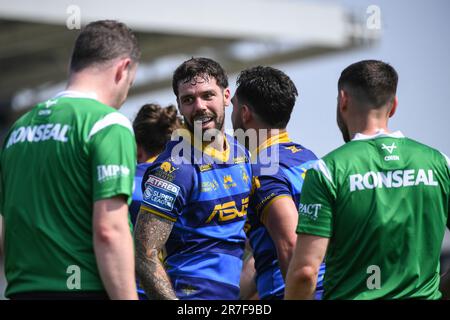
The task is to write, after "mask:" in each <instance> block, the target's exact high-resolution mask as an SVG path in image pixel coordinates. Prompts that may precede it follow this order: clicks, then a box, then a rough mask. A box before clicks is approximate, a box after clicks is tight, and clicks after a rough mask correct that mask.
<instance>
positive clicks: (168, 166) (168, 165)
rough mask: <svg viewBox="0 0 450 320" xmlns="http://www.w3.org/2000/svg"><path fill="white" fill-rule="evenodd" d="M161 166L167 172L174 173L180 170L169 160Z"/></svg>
mask: <svg viewBox="0 0 450 320" xmlns="http://www.w3.org/2000/svg"><path fill="white" fill-rule="evenodd" d="M160 168H161V169H162V170H163V171H164V172H166V173H172V172H174V171H175V170H178V168H175V167H174V166H172V164H171V163H170V162H167V161H165V162H163V163H162V164H161V166H160Z"/></svg>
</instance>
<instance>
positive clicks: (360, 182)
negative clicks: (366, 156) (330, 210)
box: [349, 169, 438, 192]
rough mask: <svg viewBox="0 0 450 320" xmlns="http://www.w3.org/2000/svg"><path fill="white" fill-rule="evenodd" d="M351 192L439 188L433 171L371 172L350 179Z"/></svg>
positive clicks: (354, 175) (355, 175) (353, 175)
mask: <svg viewBox="0 0 450 320" xmlns="http://www.w3.org/2000/svg"><path fill="white" fill-rule="evenodd" d="M349 182H350V192H353V191H356V190H366V189H374V188H402V187H412V186H418V185H421V184H422V185H425V186H437V185H438V183H437V181H436V180H434V176H433V170H425V169H418V170H414V169H411V170H395V171H387V172H373V171H369V172H366V173H364V174H359V173H357V174H352V175H350V177H349Z"/></svg>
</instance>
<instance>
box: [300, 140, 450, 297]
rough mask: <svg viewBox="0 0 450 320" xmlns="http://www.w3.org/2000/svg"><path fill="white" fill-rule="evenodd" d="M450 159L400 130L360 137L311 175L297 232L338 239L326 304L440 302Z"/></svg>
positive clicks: (332, 247)
mask: <svg viewBox="0 0 450 320" xmlns="http://www.w3.org/2000/svg"><path fill="white" fill-rule="evenodd" d="M449 188H450V170H449V163H448V158H446V156H444V155H443V154H441V153H440V152H439V151H436V150H434V149H432V148H430V147H428V146H426V145H423V144H420V143H418V142H416V141H413V140H411V139H408V138H405V137H404V136H403V135H402V134H401V133H400V132H395V133H393V134H383V133H380V134H377V135H375V136H372V137H368V136H363V135H361V134H358V135H357V136H356V137H355V139H353V140H352V141H351V142H349V143H347V144H345V145H344V146H342V147H340V148H338V149H336V150H335V151H333V152H331V153H330V154H328V155H326V156H325V157H324V158H323V159H322V160H320V161H318V162H317V163H316V165H315V167H314V170H309V171H308V172H307V175H306V179H305V183H304V185H303V189H302V198H301V203H300V206H299V213H300V214H299V224H298V227H297V233H306V234H312V235H316V236H320V237H327V238H330V242H329V246H328V250H327V254H326V258H325V260H326V265H327V270H326V272H325V279H324V299H377V298H381V299H400V298H421V299H438V298H440V296H441V293H440V292H439V290H438V288H439V257H440V250H441V245H442V241H443V237H444V231H445V226H446V224H447V226H448V212H449V200H450V191H449Z"/></svg>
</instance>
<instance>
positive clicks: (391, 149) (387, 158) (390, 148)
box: [381, 142, 400, 161]
mask: <svg viewBox="0 0 450 320" xmlns="http://www.w3.org/2000/svg"><path fill="white" fill-rule="evenodd" d="M381 149H382V150H386V151H387V152H389V155H388V156H385V157H384V161H398V160H400V157H399V156H397V155H393V154H392V152H394V150H395V149H397V146H396V145H395V142H393V143H392V144H391V145H390V146H387V145H385V144H384V143H382V147H381Z"/></svg>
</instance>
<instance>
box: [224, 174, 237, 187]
mask: <svg viewBox="0 0 450 320" xmlns="http://www.w3.org/2000/svg"><path fill="white" fill-rule="evenodd" d="M223 187H224V188H225V190H228V189H230V188H233V187H236V182H234V181H233V177H232V176H231V175H227V176H224V177H223Z"/></svg>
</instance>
